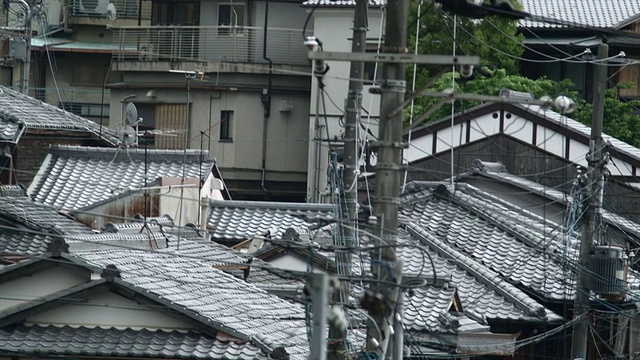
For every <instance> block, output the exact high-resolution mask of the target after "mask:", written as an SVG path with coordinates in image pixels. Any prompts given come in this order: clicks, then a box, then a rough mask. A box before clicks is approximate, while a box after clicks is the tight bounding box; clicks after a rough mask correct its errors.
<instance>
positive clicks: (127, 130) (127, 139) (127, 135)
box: [118, 125, 136, 146]
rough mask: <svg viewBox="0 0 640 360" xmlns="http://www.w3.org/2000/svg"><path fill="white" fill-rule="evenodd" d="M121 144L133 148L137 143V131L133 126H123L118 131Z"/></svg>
mask: <svg viewBox="0 0 640 360" xmlns="http://www.w3.org/2000/svg"><path fill="white" fill-rule="evenodd" d="M118 134H119V135H120V142H121V143H122V144H123V145H124V146H132V145H135V143H136V131H135V130H134V129H133V127H131V125H122V126H121V127H120V130H119V131H118Z"/></svg>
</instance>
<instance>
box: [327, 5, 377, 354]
mask: <svg viewBox="0 0 640 360" xmlns="http://www.w3.org/2000/svg"><path fill="white" fill-rule="evenodd" d="M367 7H368V0H356V7H355V12H354V16H353V40H352V42H351V52H353V53H364V52H365V50H366V46H367ZM363 76H364V61H359V60H354V61H351V69H350V71H349V78H350V80H349V92H348V95H347V99H346V101H345V113H346V121H345V132H344V160H343V162H344V186H345V187H346V188H345V189H344V198H343V199H342V202H341V203H340V208H341V211H342V219H341V221H342V222H341V224H342V236H344V245H345V246H347V247H352V246H353V245H354V244H355V237H356V236H357V232H356V231H355V228H356V221H357V219H358V213H357V212H358V208H357V202H358V158H359V151H358V150H359V141H358V140H359V139H358V126H359V121H360V108H361V104H362V87H363V84H362V81H363V79H364V77H363ZM336 255H337V256H338V258H337V259H336V264H337V266H338V269H337V270H338V274H341V275H347V276H349V275H351V274H350V272H351V252H350V251H349V252H343V253H340V252H338V253H336ZM349 294H350V286H349V282H348V281H343V284H342V286H340V287H339V291H338V292H336V294H335V295H337V296H334V301H335V300H340V301H344V302H348V299H349ZM344 335H345V334H344V331H342V329H340V328H339V327H338V326H336V325H332V326H330V327H329V346H328V354H327V357H328V359H329V360H340V359H346V358H347V354H346V347H345V343H344V341H340V339H343V338H344V337H345V336H344Z"/></svg>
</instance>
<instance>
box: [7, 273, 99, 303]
mask: <svg viewBox="0 0 640 360" xmlns="http://www.w3.org/2000/svg"><path fill="white" fill-rule="evenodd" d="M88 280H89V279H88V278H85V277H82V276H80V275H78V274H75V273H72V272H71V271H68V270H66V269H64V268H62V267H60V266H54V267H52V268H49V269H46V270H44V271H40V272H37V273H35V274H32V275H29V276H23V277H20V278H17V279H14V280H11V281H7V282H4V283H2V284H0V294H1V295H0V311H3V310H6V309H9V308H11V307H13V306H16V305H20V304H24V303H27V302H29V301H33V300H36V299H41V298H42V297H44V296H47V295H51V294H55V293H57V292H59V291H62V290H65V289H68V288H71V287H73V286H76V285H80V284H82V283H84V282H87V281H88Z"/></svg>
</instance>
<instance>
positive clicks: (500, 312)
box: [398, 225, 562, 321]
mask: <svg viewBox="0 0 640 360" xmlns="http://www.w3.org/2000/svg"><path fill="white" fill-rule="evenodd" d="M410 226H411V225H410ZM411 228H412V231H414V232H415V233H414V234H410V233H408V232H406V231H405V230H400V233H399V234H400V237H399V241H400V242H401V243H410V244H411V243H412V244H419V245H422V246H427V248H428V251H429V253H430V254H431V259H433V261H434V266H435V269H436V274H437V275H438V276H439V277H442V276H446V277H448V278H449V277H450V279H451V284H453V285H454V286H456V287H457V289H458V294H459V297H460V302H461V303H462V307H463V310H464V312H465V313H469V314H475V315H478V316H481V317H482V316H483V317H486V318H487V319H492V320H522V321H559V320H561V319H562V318H561V317H560V316H558V315H556V314H555V313H553V312H552V311H550V310H547V309H545V308H544V307H543V306H542V305H540V304H539V303H537V302H536V301H535V300H533V299H532V298H530V297H529V296H528V295H526V294H525V293H524V292H523V291H522V290H520V289H518V288H516V287H515V286H513V285H511V284H509V283H507V282H505V281H503V280H502V279H500V278H499V277H498V276H497V274H496V273H495V272H493V271H491V270H490V269H489V268H488V267H487V266H485V265H483V264H482V263H479V262H476V261H475V260H473V259H472V258H471V257H469V256H466V255H464V254H463V253H461V252H460V251H458V250H456V249H455V248H454V247H451V246H447V245H446V243H445V242H443V241H439V240H438V238H437V237H435V236H433V234H432V233H428V232H426V230H424V229H422V228H420V227H413V226H411ZM420 238H426V239H428V240H429V241H428V242H425V241H421V240H420ZM398 255H399V256H400V257H401V258H402V259H403V260H404V267H405V269H404V273H405V274H410V275H413V276H415V275H417V274H418V273H419V272H420V271H423V274H424V275H430V274H431V272H432V270H431V266H430V264H431V261H430V259H429V258H428V257H426V255H424V254H422V252H420V251H417V250H416V249H414V248H411V247H399V248H398ZM423 264H425V266H424V268H423Z"/></svg>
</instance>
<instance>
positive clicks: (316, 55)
mask: <svg viewBox="0 0 640 360" xmlns="http://www.w3.org/2000/svg"><path fill="white" fill-rule="evenodd" d="M308 57H309V59H310V60H325V61H363V62H375V63H393V64H429V65H449V66H451V65H480V57H478V56H449V55H421V54H418V55H415V54H386V53H350V52H335V51H309V52H308Z"/></svg>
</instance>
